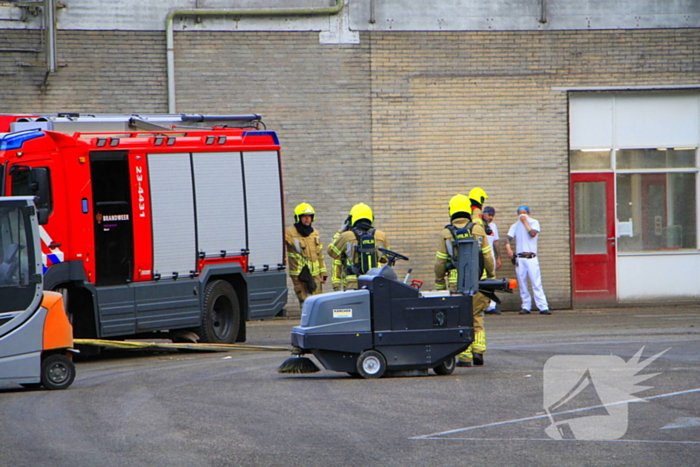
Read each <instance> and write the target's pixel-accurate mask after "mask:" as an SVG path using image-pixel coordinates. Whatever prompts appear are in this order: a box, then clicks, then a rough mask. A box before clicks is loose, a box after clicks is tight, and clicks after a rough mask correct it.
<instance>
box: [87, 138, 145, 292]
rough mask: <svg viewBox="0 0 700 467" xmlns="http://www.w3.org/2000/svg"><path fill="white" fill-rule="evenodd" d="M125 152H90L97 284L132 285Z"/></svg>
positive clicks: (130, 227)
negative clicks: (129, 283)
mask: <svg viewBox="0 0 700 467" xmlns="http://www.w3.org/2000/svg"><path fill="white" fill-rule="evenodd" d="M126 156H127V152H126V151H104V152H92V153H91V154H90V173H91V175H92V199H93V212H94V213H95V219H94V222H95V255H96V258H95V262H96V274H97V278H96V284H97V285H117V284H124V283H127V282H131V280H132V265H133V257H134V237H133V226H132V220H131V191H130V185H129V164H128V162H127V157H126Z"/></svg>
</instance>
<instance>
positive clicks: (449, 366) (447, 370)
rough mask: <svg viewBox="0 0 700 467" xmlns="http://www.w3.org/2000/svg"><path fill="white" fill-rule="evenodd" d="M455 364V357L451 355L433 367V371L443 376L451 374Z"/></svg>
mask: <svg viewBox="0 0 700 467" xmlns="http://www.w3.org/2000/svg"><path fill="white" fill-rule="evenodd" d="M455 366H456V363H455V358H454V357H451V358H448V359H447V360H445V361H444V362H442V363H441V364H439V365H438V366H436V367H435V368H433V371H434V372H435V374H437V375H441V376H446V375H451V374H452V372H454V371H455Z"/></svg>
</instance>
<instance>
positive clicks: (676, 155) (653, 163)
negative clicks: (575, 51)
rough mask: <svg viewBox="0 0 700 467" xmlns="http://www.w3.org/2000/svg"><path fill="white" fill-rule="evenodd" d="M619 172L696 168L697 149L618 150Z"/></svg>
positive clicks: (617, 162)
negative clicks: (627, 170)
mask: <svg viewBox="0 0 700 467" xmlns="http://www.w3.org/2000/svg"><path fill="white" fill-rule="evenodd" d="M616 164H617V169H618V170H626V169H676V168H683V169H691V168H694V167H695V149H673V148H660V149H618V151H617V154H616Z"/></svg>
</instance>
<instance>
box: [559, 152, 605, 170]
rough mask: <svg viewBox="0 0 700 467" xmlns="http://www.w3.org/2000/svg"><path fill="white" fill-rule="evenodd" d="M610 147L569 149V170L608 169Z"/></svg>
mask: <svg viewBox="0 0 700 467" xmlns="http://www.w3.org/2000/svg"><path fill="white" fill-rule="evenodd" d="M610 153H611V151H610V149H583V150H574V151H569V156H570V162H571V170H572V171H574V170H595V171H598V170H610Z"/></svg>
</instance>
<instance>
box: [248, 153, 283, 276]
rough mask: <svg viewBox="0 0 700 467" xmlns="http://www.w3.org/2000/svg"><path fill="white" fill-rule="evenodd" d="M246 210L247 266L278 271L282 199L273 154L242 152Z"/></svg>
mask: <svg viewBox="0 0 700 467" xmlns="http://www.w3.org/2000/svg"><path fill="white" fill-rule="evenodd" d="M243 167H244V173H245V191H246V210H247V213H248V234H249V238H248V248H249V249H250V257H249V258H248V263H249V264H250V265H251V266H255V269H256V271H258V270H261V269H263V267H264V266H265V265H268V266H269V267H270V269H271V270H272V269H274V270H276V269H277V265H278V264H281V263H282V262H283V260H284V247H283V242H282V238H283V237H282V232H283V231H284V227H283V219H282V196H281V194H280V183H281V181H280V172H279V158H278V154H277V152H276V151H258V152H253V151H249V152H244V153H243Z"/></svg>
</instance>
